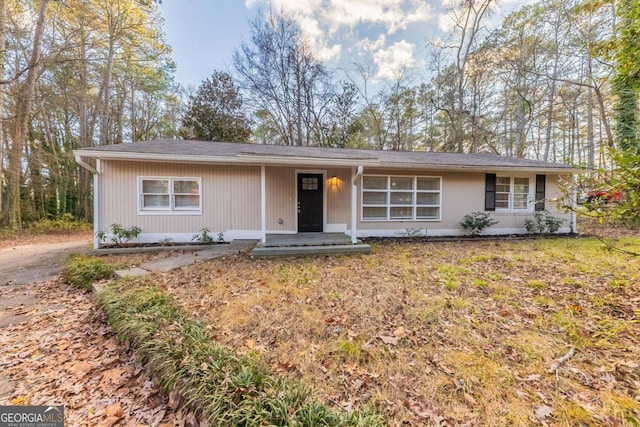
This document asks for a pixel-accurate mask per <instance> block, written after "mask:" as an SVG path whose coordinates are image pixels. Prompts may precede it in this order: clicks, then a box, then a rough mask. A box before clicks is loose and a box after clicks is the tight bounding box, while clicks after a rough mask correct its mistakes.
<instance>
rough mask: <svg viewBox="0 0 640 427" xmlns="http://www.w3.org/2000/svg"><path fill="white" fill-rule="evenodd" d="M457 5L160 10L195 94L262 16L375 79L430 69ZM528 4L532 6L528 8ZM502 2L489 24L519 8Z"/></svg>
mask: <svg viewBox="0 0 640 427" xmlns="http://www.w3.org/2000/svg"><path fill="white" fill-rule="evenodd" d="M452 2H453V0H428V1H426V0H164V1H163V2H162V4H161V5H160V10H161V12H162V15H163V17H164V19H165V28H164V30H165V34H166V36H167V41H168V43H169V44H170V45H171V46H172V47H173V54H172V56H173V59H174V61H176V63H177V67H178V68H177V71H176V76H175V77H176V81H177V82H179V83H182V84H186V85H191V86H193V87H197V86H198V85H199V84H200V82H201V81H202V80H204V79H206V78H207V77H209V76H210V75H211V73H212V72H213V71H214V70H222V71H232V65H231V55H232V53H233V51H234V50H235V49H236V48H237V47H238V46H240V44H241V43H242V41H243V40H247V39H248V38H249V37H250V28H249V21H250V20H251V19H253V18H254V17H255V16H256V14H257V13H259V11H265V10H268V8H269V6H270V5H271V7H273V9H274V10H276V11H283V12H285V13H286V14H288V15H289V16H292V17H293V18H294V19H296V20H297V21H298V23H299V24H300V26H301V28H302V30H303V33H304V34H305V35H306V36H307V38H308V41H309V43H310V45H311V47H312V49H313V50H314V52H315V53H316V55H317V56H318V57H319V58H320V59H323V60H325V61H326V62H327V64H328V65H329V66H330V67H331V68H339V69H349V68H351V67H352V64H353V63H354V62H357V63H361V64H365V63H368V64H371V66H372V68H373V72H374V79H375V80H377V81H382V80H385V79H393V78H394V76H396V75H398V73H400V72H401V70H402V69H410V70H413V71H417V72H421V71H422V70H425V68H426V66H427V63H426V61H427V58H428V55H427V49H426V40H427V39H434V38H446V37H447V34H448V33H449V32H450V28H451V24H450V22H451V21H450V20H449V18H448V15H447V12H446V10H445V7H446V6H447V5H448V4H450V3H452ZM530 2H531V1H527V3H530ZM523 3H525V2H524V1H517V0H502V1H501V2H500V3H499V4H498V5H497V6H495V8H494V13H493V18H492V21H493V22H494V23H496V22H499V18H500V17H501V16H503V15H504V14H505V13H506V12H507V11H508V10H510V9H511V8H513V6H514V5H515V4H519V5H521V4H523Z"/></svg>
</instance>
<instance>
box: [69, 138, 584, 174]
mask: <svg viewBox="0 0 640 427" xmlns="http://www.w3.org/2000/svg"><path fill="white" fill-rule="evenodd" d="M75 153H76V155H79V156H81V157H88V158H98V159H101V158H102V159H108V158H120V159H132V160H134V159H138V160H144V159H148V160H163V159H164V160H167V161H171V160H173V161H176V162H187V161H196V162H197V161H200V162H207V161H210V162H224V161H225V159H226V160H228V161H230V162H237V161H243V162H245V163H256V164H259V163H264V164H270V163H273V164H283V162H284V163H288V162H287V160H288V159H290V164H291V165H304V164H311V163H313V164H316V165H317V164H319V163H322V164H324V163H326V166H332V165H341V166H349V165H353V166H358V165H361V164H362V165H365V166H376V167H390V168H402V167H407V168H409V167H411V168H430V167H431V168H438V169H453V170H456V169H486V170H492V169H496V170H501V169H521V170H525V169H526V170H541V171H542V170H544V171H556V172H566V173H571V172H577V171H578V170H576V169H574V168H573V167H572V166H570V165H566V164H558V163H550V162H542V161H538V160H530V159H520V158H516V157H505V156H497V155H493V154H459V153H436V152H417V151H413V152H408V151H378V150H356V149H343V148H318V147H293V146H283V145H258V144H244V143H229V142H210V141H185V140H170V139H158V140H153V141H142V142H136V143H133V144H114V145H105V146H100V147H91V148H84V149H80V150H76V151H75Z"/></svg>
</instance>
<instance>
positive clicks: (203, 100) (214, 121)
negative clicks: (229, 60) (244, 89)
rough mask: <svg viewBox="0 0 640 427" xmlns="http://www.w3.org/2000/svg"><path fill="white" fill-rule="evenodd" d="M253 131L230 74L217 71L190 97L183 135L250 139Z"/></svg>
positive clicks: (220, 139) (205, 137) (223, 139)
mask: <svg viewBox="0 0 640 427" xmlns="http://www.w3.org/2000/svg"><path fill="white" fill-rule="evenodd" d="M250 135H251V129H250V128H249V122H248V120H247V118H246V117H245V115H244V112H243V109H242V98H241V96H240V93H239V92H238V89H237V88H236V86H235V85H234V83H233V80H232V78H231V76H230V75H229V74H227V73H225V72H222V71H214V72H213V74H211V78H208V79H206V80H205V81H203V82H202V84H201V85H200V87H198V90H197V91H196V93H195V94H193V95H191V96H190V97H189V105H188V107H187V111H186V112H185V114H184V116H183V118H182V127H181V129H180V136H181V137H183V138H186V139H201V140H206V141H232V142H247V141H248V140H249V136H250Z"/></svg>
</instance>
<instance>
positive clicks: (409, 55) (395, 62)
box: [373, 40, 417, 80]
mask: <svg viewBox="0 0 640 427" xmlns="http://www.w3.org/2000/svg"><path fill="white" fill-rule="evenodd" d="M414 49H415V45H413V44H411V43H409V42H407V41H406V40H401V41H399V42H396V43H394V44H392V45H391V46H389V47H388V48H387V49H380V50H378V51H377V52H376V53H374V54H373V61H374V62H375V64H376V65H377V66H378V72H377V73H376V78H377V79H380V80H382V79H395V78H396V77H398V76H400V74H401V73H402V71H403V70H404V69H406V68H411V67H413V66H415V65H416V63H417V62H416V60H415V58H414V56H413V51H414Z"/></svg>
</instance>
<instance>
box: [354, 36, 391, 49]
mask: <svg viewBox="0 0 640 427" xmlns="http://www.w3.org/2000/svg"><path fill="white" fill-rule="evenodd" d="M386 41H387V36H385V35H384V34H380V35H379V36H378V38H377V39H375V40H371V39H369V38H365V39H362V40H360V41H359V42H358V43H356V46H357V47H358V48H359V49H361V50H363V51H365V52H374V51H376V50H379V49H381V48H382V47H383V46H384V44H385V42H386Z"/></svg>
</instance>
